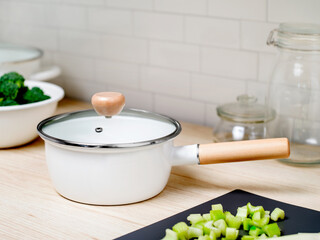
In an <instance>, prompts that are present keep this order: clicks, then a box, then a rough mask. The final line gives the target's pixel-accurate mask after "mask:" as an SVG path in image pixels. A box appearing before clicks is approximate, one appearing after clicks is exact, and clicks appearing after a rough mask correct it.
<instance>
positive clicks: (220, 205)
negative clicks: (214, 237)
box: [211, 203, 223, 212]
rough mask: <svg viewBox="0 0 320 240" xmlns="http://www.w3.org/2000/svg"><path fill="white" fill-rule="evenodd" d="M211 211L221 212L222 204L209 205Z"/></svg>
mask: <svg viewBox="0 0 320 240" xmlns="http://www.w3.org/2000/svg"><path fill="white" fill-rule="evenodd" d="M211 210H221V211H222V212H223V206H222V204H220V203H219V204H213V205H211Z"/></svg>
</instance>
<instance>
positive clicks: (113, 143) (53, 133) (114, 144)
mask: <svg viewBox="0 0 320 240" xmlns="http://www.w3.org/2000/svg"><path fill="white" fill-rule="evenodd" d="M37 129H38V133H39V135H40V136H41V137H42V138H44V139H46V140H48V141H51V142H55V143H59V144H63V145H71V146H77V147H86V148H128V147H139V146H147V145H151V144H157V143H161V142H165V141H167V140H169V139H172V138H174V137H175V136H177V135H178V134H179V133H180V131H181V126H180V124H179V122H178V121H176V120H174V119H172V118H169V117H167V116H164V115H160V114H156V113H151V112H147V111H143V110H136V109H124V110H123V111H122V112H121V113H120V114H118V115H115V116H112V117H111V118H106V117H105V116H100V115H98V114H97V113H96V112H95V111H94V110H85V111H78V112H72V113H66V114H60V115H57V116H53V117H51V118H48V119H45V120H43V121H42V122H40V123H39V124H38V127H37Z"/></svg>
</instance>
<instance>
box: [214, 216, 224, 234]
mask: <svg viewBox="0 0 320 240" xmlns="http://www.w3.org/2000/svg"><path fill="white" fill-rule="evenodd" d="M213 225H214V226H215V227H217V228H219V229H220V230H221V234H222V235H223V236H225V235H226V229H227V223H226V221H225V220H224V219H219V220H217V221H215V222H214V223H213Z"/></svg>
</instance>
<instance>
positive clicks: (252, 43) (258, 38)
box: [241, 21, 278, 53]
mask: <svg viewBox="0 0 320 240" xmlns="http://www.w3.org/2000/svg"><path fill="white" fill-rule="evenodd" d="M277 27H278V24H272V23H264V22H252V21H250V22H248V21H243V22H241V33H242V34H241V47H242V48H243V49H247V50H253V51H264V52H273V53H274V52H276V49H275V48H274V47H272V46H268V45H267V44H266V42H267V41H266V40H267V38H268V36H269V33H270V32H271V31H272V30H273V29H276V28H277Z"/></svg>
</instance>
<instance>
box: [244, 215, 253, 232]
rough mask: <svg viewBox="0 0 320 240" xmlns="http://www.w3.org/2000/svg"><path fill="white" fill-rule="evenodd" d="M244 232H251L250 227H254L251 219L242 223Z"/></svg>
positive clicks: (246, 219)
mask: <svg viewBox="0 0 320 240" xmlns="http://www.w3.org/2000/svg"><path fill="white" fill-rule="evenodd" d="M242 225H243V230H245V231H249V230H250V227H251V226H252V220H251V219H250V218H245V219H243V221H242Z"/></svg>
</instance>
